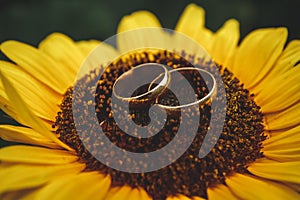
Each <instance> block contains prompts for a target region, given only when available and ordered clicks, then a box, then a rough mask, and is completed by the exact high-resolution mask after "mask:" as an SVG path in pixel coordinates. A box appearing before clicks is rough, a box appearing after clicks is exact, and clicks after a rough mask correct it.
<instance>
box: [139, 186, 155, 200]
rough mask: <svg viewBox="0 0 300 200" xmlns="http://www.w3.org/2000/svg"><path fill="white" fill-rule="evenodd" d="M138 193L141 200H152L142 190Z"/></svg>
mask: <svg viewBox="0 0 300 200" xmlns="http://www.w3.org/2000/svg"><path fill="white" fill-rule="evenodd" d="M139 191H140V197H141V200H152V198H151V197H150V195H149V194H148V193H147V192H146V191H145V190H144V189H143V188H140V189H139Z"/></svg>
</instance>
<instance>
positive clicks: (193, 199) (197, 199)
mask: <svg viewBox="0 0 300 200" xmlns="http://www.w3.org/2000/svg"><path fill="white" fill-rule="evenodd" d="M192 200H205V199H204V198H202V197H197V196H194V197H193V198H192Z"/></svg>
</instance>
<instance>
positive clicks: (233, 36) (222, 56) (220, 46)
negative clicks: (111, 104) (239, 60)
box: [209, 19, 240, 69]
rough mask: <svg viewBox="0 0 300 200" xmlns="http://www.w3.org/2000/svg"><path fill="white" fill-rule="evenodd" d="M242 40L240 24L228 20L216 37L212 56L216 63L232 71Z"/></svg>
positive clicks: (211, 52) (211, 51)
mask: <svg viewBox="0 0 300 200" xmlns="http://www.w3.org/2000/svg"><path fill="white" fill-rule="evenodd" d="M239 38H240V31H239V22H238V21H237V20H235V19H231V20H228V21H227V22H226V23H225V24H224V25H223V27H222V28H220V29H219V30H218V31H217V32H216V34H215V37H214V41H213V45H212V48H211V50H210V52H209V53H210V54H211V56H212V58H213V60H214V61H215V62H217V63H218V64H220V65H222V66H224V67H227V68H229V69H231V68H230V67H231V66H232V60H233V56H234V53H235V50H236V48H237V44H238V41H239Z"/></svg>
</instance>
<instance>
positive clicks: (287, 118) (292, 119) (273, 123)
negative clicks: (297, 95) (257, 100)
mask: <svg viewBox="0 0 300 200" xmlns="http://www.w3.org/2000/svg"><path fill="white" fill-rule="evenodd" d="M299 113H300V106H299V105H298V104H295V105H292V106H291V107H289V108H287V109H285V110H283V111H279V112H275V113H269V114H265V119H266V123H267V127H266V129H267V130H279V129H287V128H291V127H295V126H297V125H299V124H300V115H299Z"/></svg>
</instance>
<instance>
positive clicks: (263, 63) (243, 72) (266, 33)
mask: <svg viewBox="0 0 300 200" xmlns="http://www.w3.org/2000/svg"><path fill="white" fill-rule="evenodd" d="M287 34H288V32H287V29H286V28H266V29H258V30H255V31H253V32H252V33H250V34H249V35H248V36H246V38H245V39H244V40H243V41H242V43H241V45H240V47H239V49H238V50H237V52H236V55H235V60H234V63H233V70H234V72H235V75H236V76H237V77H239V79H240V80H242V82H243V83H244V84H245V86H246V88H250V89H251V87H254V86H255V85H257V84H258V83H259V82H260V81H261V80H262V79H263V78H264V77H265V76H266V75H267V73H269V72H270V71H271V69H272V67H273V65H274V64H275V62H276V60H277V59H278V57H279V56H280V54H281V53H282V50H283V47H284V44H285V42H286V39H287Z"/></svg>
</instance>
